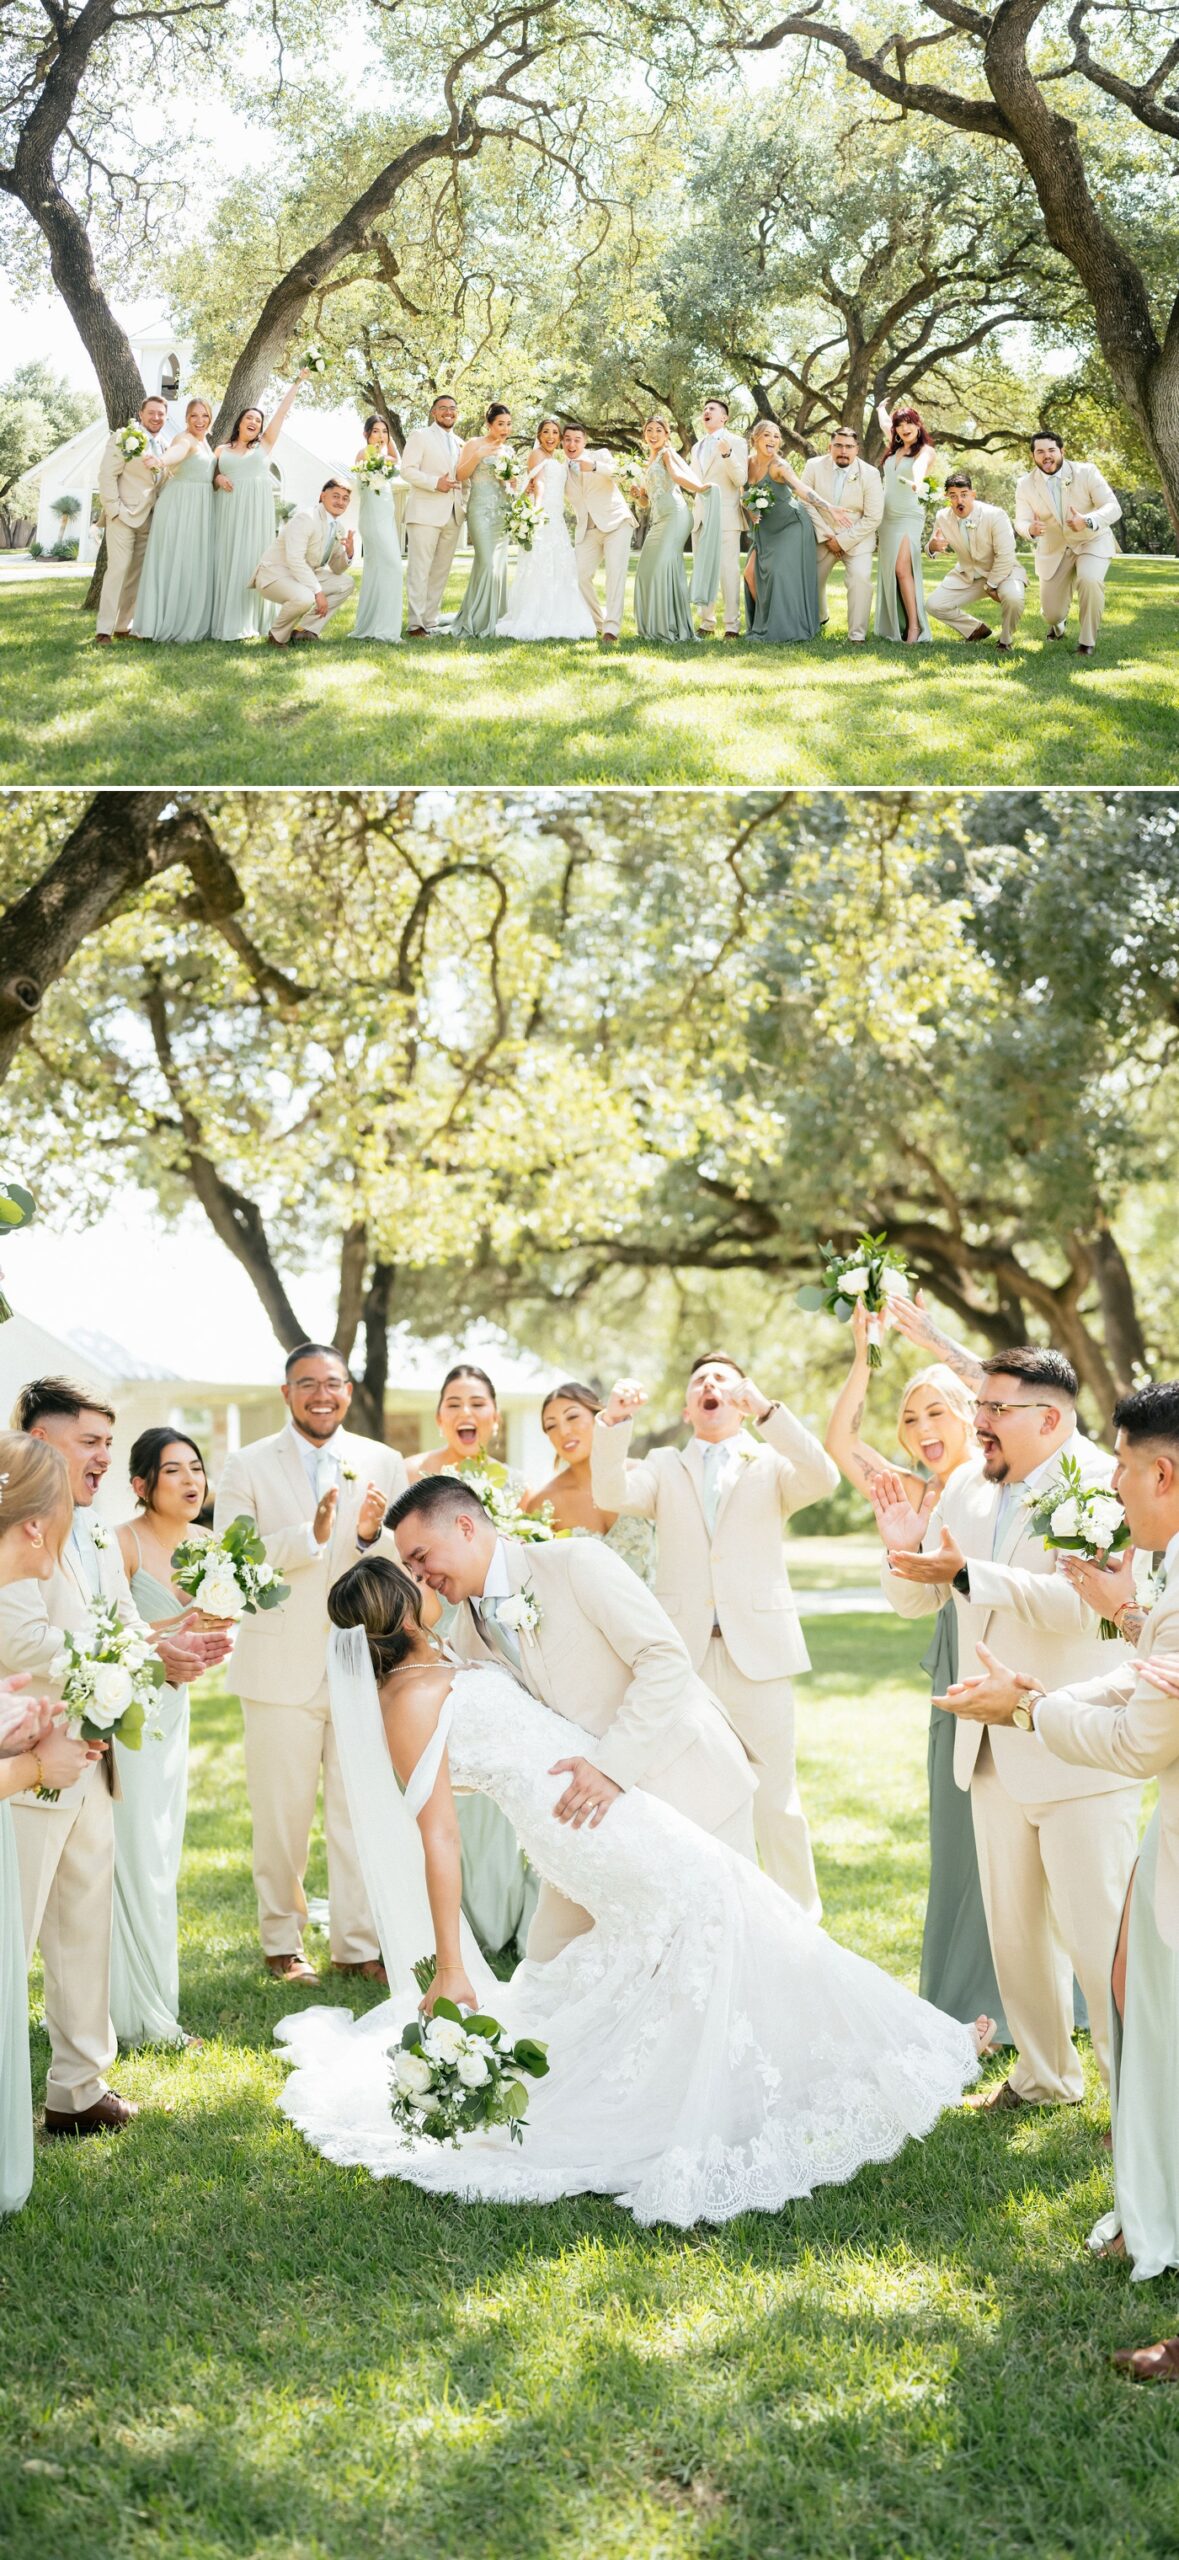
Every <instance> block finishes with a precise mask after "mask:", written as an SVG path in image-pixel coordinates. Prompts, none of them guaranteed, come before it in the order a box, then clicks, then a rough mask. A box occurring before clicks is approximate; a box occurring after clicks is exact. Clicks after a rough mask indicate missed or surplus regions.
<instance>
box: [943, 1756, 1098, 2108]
mask: <svg viewBox="0 0 1179 2560" xmlns="http://www.w3.org/2000/svg"><path fill="white" fill-rule="evenodd" d="M970 1805H971V1811H972V1813H973V1816H974V1837H975V1844H976V1847H977V1850H978V1872H979V1877H980V1879H981V1882H982V1897H983V1908H984V1910H985V1912H986V1915H987V1928H988V1930H989V1932H990V1939H991V1952H992V1954H993V1956H994V1959H995V1978H996V1980H997V1982H998V1985H999V1991H1000V1995H1001V1997H1002V2001H1003V2006H1004V2009H1005V2010H1006V2012H1007V2018H1008V2023H1009V2025H1010V2028H1011V2033H1012V2035H1013V2037H1014V2039H1015V2043H1016V2045H1017V2047H1018V2057H1017V2059H1016V2061H1015V2062H1014V2063H1013V2065H1012V2068H1011V2071H1010V2074H1009V2078H1010V2080H1011V2082H1012V2086H1013V2087H1014V2088H1015V2089H1017V2090H1018V2092H1019V2095H1020V2097H1021V2098H1028V2099H1030V2100H1031V2101H1032V2103H1033V2104H1034V2105H1038V2106H1052V2105H1058V2104H1059V2103H1060V2102H1061V2101H1062V2100H1075V2099H1078V2098H1080V2097H1081V2096H1082V2095H1083V2092H1084V2078H1083V2074H1082V2071H1081V2063H1080V2057H1079V2055H1078V2053H1077V2049H1076V2046H1075V2045H1074V2043H1073V2038H1072V2023H1073V1975H1074V1973H1075V1974H1076V1977H1077V1980H1078V1982H1079V1983H1080V1986H1081V1989H1082V1991H1083V1992H1084V1994H1085V1999H1086V2001H1087V2003H1088V2008H1089V2032H1090V2035H1091V2037H1092V2041H1093V2053H1094V2057H1095V2060H1096V2061H1097V2064H1098V2066H1099V2069H1100V2071H1101V2075H1102V2078H1103V2079H1104V2080H1105V2081H1106V2082H1107V2083H1108V2080H1109V2032H1110V2029H1109V2011H1110V1988H1109V1977H1110V1968H1111V1966H1112V1964H1113V1958H1114V1949H1115V1947H1116V1945H1117V1938H1118V1926H1119V1923H1120V1921H1121V1916H1122V1905H1123V1903H1124V1902H1125V1899H1126V1892H1127V1888H1128V1886H1129V1882H1130V1875H1131V1870H1132V1868H1133V1865H1134V1860H1135V1858H1136V1856H1137V1854H1138V1806H1139V1793H1138V1789H1137V1788H1136V1787H1119V1788H1116V1789H1114V1790H1113V1791H1111V1793H1110V1794H1109V1795H1101V1796H1068V1797H1062V1798H1058V1799H1057V1800H1056V1802H1055V1803H1051V1804H1019V1803H1017V1801H1016V1799H1015V1797H1014V1796H1011V1795H1008V1792H1007V1789H1006V1787H1005V1786H1004V1785H1003V1782H1002V1780H1001V1778H1000V1777H999V1775H998V1772H997V1770H996V1768H995V1760H994V1754H993V1752H992V1750H991V1745H990V1739H989V1736H988V1735H986V1734H984V1735H983V1741H982V1748H981V1750H980V1752H979V1755H978V1759H977V1760H976V1762H975V1765H974V1776H973V1777H972V1779H971V1782H970Z"/></svg>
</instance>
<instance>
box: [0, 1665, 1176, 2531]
mask: <svg viewBox="0 0 1179 2560" xmlns="http://www.w3.org/2000/svg"><path fill="white" fill-rule="evenodd" d="M924 1632H925V1631H924V1630H921V1629H915V1628H912V1627H908V1626H905V1625H903V1624H901V1623H900V1622H898V1621H896V1620H893V1619H891V1618H888V1617H879V1618H873V1619H865V1618H846V1619H835V1620H828V1621H826V1622H823V1623H818V1622H812V1624H811V1628H810V1631H809V1634H810V1642H811V1645H812V1650H813V1654H814V1658H815V1663H816V1666H817V1669H816V1675H815V1677H814V1678H813V1679H812V1680H811V1681H809V1682H808V1683H807V1684H806V1685H805V1703H804V1705H803V1709H802V1732H803V1745H804V1785H805V1791H806V1797H807V1802H808V1804H809V1808H810V1812H811V1816H812V1820H813V1823H814V1828H815V1833H816V1838H817V1843H818V1852H819V1864H820V1869H821V1874H822V1880H823V1888H824V1892H825V1895H826V1899H827V1914H828V1921H829V1924H830V1926H831V1927H832V1928H833V1929H834V1930H835V1931H836V1932H837V1933H838V1934H839V1936H840V1937H841V1938H843V1939H844V1940H845V1941H846V1942H847V1943H848V1944H850V1945H852V1946H855V1947H857V1948H859V1949H860V1950H861V1951H862V1952H863V1953H865V1954H867V1955H871V1956H874V1957H877V1958H879V1959H880V1960H881V1961H882V1962H883V1963H885V1964H886V1965H888V1966H890V1967H891V1968H893V1969H894V1970H896V1971H898V1972H899V1973H901V1974H903V1975H904V1976H905V1977H906V1978H907V1979H908V1980H909V1981H910V1982H912V1981H913V1980H914V1979H915V1972H916V1962H917V1951H918V1940H919V1931H920V1918H921V1905H922V1895H923V1886H924V1874H925V1817H924V1750H925V1726H926V1720H927V1710H926V1706H925V1701H924V1697H923V1694H922V1680H921V1674H920V1672H919V1670H918V1668H917V1656H918V1653H919V1650H920V1646H921V1642H922V1641H923V1637H924ZM195 1727H196V1737H197V1739H196V1746H195V1760H194V1791H193V1808H192V1816H191V1822H190V1830H189V1841H188V1853H187V1858H186V1863H185V1871H184V1881H183V1950H182V1961H183V1980H184V1986H185V2001H184V2007H185V2015H186V2018H187V2021H188V2023H189V2025H190V2026H191V2027H192V2028H194V2029H197V2030H199V2031H200V2032H201V2033H202V2034H203V2035H204V2036H205V2037H206V2038H207V2039H208V2041H207V2043H206V2047H205V2050H204V2052H203V2053H201V2054H199V2055H191V2056H187V2057H183V2058H179V2057H176V2058H174V2057H170V2056H161V2055H143V2056H140V2057H138V2058H136V2059H134V2060H128V2061H126V2062H124V2063H122V2064H121V2065H120V2069H119V2073H118V2078H119V2082H120V2085H121V2086H122V2087H123V2088H124V2089H126V2090H127V2091H128V2092H129V2093H131V2094H133V2095H135V2096H136V2097H139V2098H141V2099H142V2100H143V2101H144V2102H145V2108H146V2112H145V2113H144V2115H143V2116H142V2118H141V2119H140V2121H139V2122H138V2123H137V2124H136V2125H135V2126H134V2127H133V2128H132V2130H131V2131H130V2132H129V2133H128V2134H126V2135H125V2136H123V2137H121V2138H120V2139H118V2140H105V2141H100V2142H90V2143H85V2144H79V2145H77V2146H66V2145H60V2146H56V2147H52V2146H51V2147H50V2148H49V2149H48V2150H44V2149H43V2150H42V2151H41V2152H40V2154H39V2158H38V2167H37V2182H36V2186H35V2189H34V2193H33V2197H32V2200H31V2203H30V2204H29V2206H28V2207H27V2209H26V2211H25V2212H24V2213H23V2214H22V2215H20V2216H19V2217H17V2218H16V2219H15V2220H13V2221H11V2222H9V2223H8V2224H6V2225H5V2226H4V2227H3V2229H2V2231H0V2342H2V2343H0V2380H2V2388H0V2419H2V2424H0V2545H2V2546H3V2547H4V2549H5V2550H6V2551H7V2552H8V2553H10V2554H12V2555H13V2560H18V2555H19V2560H33V2555H36V2560H466V2555H468V2554H471V2555H474V2554H478V2555H479V2560H620V2555H626V2560H687V2555H692V2556H693V2560H697V2556H699V2560H931V2555H935V2554H936V2555H939V2560H940V2556H941V2555H946V2556H947V2560H949V2556H950V2555H952V2560H980V2555H985V2560H1016V2556H1017V2555H1018V2556H1019V2560H1023V2555H1030V2554H1033V2553H1034V2554H1035V2555H1036V2560H1062V2555H1064V2554H1068V2555H1070V2560H1071V2556H1072V2555H1080V2556H1081V2560H1131V2555H1133V2560H1148V2555H1149V2560H1154V2555H1158V2554H1162V2553H1173V2552H1176V2551H1179V2394H1176V2393H1166V2392H1158V2393H1154V2394H1152V2393H1151V2392H1149V2391H1145V2390H1134V2389H1133V2388H1132V2387H1130V2386H1128V2385H1126V2384H1125V2383H1124V2382H1123V2381H1122V2380H1121V2379H1120V2377H1118V2376H1117V2375H1115V2374H1114V2373H1113V2372H1111V2370H1110V2366H1109V2361H1108V2359H1109V2352H1110V2349H1111V2348H1112V2347H1113V2346H1114V2345H1116V2344H1118V2343H1121V2342H1124V2341H1126V2340H1130V2341H1138V2340H1142V2339H1145V2338H1148V2337H1153V2336H1155V2335H1158V2334H1164V2333H1166V2332H1167V2331H1168V2330H1169V2329H1173V2328H1174V2327H1175V2326H1176V2325H1179V2313H1177V2304H1176V2298H1175V2290H1174V2287H1173V2286H1172V2285H1170V2284H1169V2283H1165V2282H1164V2283H1162V2284H1155V2285H1152V2286H1148V2287H1145V2288H1141V2289H1132V2288H1131V2287H1130V2286H1129V2284H1128V2282H1127V2280H1126V2277H1125V2275H1124V2273H1123V2272H1122V2271H1120V2270H1119V2269H1117V2268H1116V2267H1113V2266H1105V2265H1098V2264H1094V2263H1093V2262H1092V2261H1090V2260H1089V2259H1087V2258H1086V2256H1085V2254H1084V2251H1083V2248H1082V2242H1083V2238H1084V2234H1085V2232H1086V2230H1087V2229H1088V2227H1089V2225H1090V2223H1091V2221H1092V2220H1093V2218H1094V2216H1095V2215H1096V2214H1097V2213H1098V2212H1099V2211H1100V2210H1101V2209H1102V2208H1103V2207H1104V2205H1105V2203H1106V2201H1107V2199H1108V2192H1109V2166H1108V2161H1107V2158H1106V2155H1105V2154H1104V2152H1103V2151H1102V2149H1101V2144H1100V2128H1101V2125H1102V2123H1103V2121H1104V2109H1103V2107H1102V2106H1101V2105H1100V2104H1099V2102H1098V2099H1097V2094H1096V2090H1094V2092H1093V2095H1092V2100H1091V2103H1090V2104H1088V2105H1087V2106H1086V2107H1085V2108H1084V2110H1078V2111H1077V2112H1075V2113H1073V2112H1069V2113H1067V2114H1063V2115H1056V2114H1050V2115H1045V2116H1042V2117H1036V2118H1033V2119H1032V2120H1031V2121H1027V2122H1020V2123H1018V2124H1015V2125H1013V2124H1011V2123H1010V2122H1009V2121H1007V2120H1000V2121H994V2122H980V2121H979V2120H978V2119H977V2118H974V2117H971V2116H969V2115H968V2114H966V2113H961V2112H956V2113H954V2114H953V2115H950V2116H947V2117H946V2118H945V2119H944V2120H943V2121H942V2123H941V2124H940V2125H939V2126H938V2128H937V2129H936V2130H935V2132H934V2133H933V2135H932V2136H931V2138H930V2139H929V2140H928V2141H927V2142H926V2143H925V2144H924V2145H923V2146H921V2147H918V2146H915V2145H911V2146H910V2147H909V2149H908V2150H907V2151H906V2152H905V2153H904V2154H903V2155H902V2157H901V2158H899V2159H898V2160H896V2161H895V2162H893V2163H892V2164H891V2165H890V2166H888V2167H885V2168H876V2169H868V2170H865V2171H864V2172H862V2173H861V2175H860V2176H859V2177H857V2178H856V2179H855V2180H854V2182H853V2183H852V2184H851V2185H850V2186H848V2187H845V2188H842V2189H832V2190H828V2191H826V2192H824V2193H821V2194H820V2195H818V2196H817V2197H816V2198H815V2199H814V2201H813V2202H810V2203H806V2204H800V2205H798V2206H796V2207H794V2208H792V2209H791V2210H789V2211H787V2212H785V2213H782V2214H780V2215H777V2216H774V2217H772V2218H766V2217H761V2216H752V2215H751V2216H749V2217H747V2218H746V2219H745V2220H743V2221H741V2222H738V2223H734V2224H732V2225H730V2226H728V2227H727V2228H725V2229H722V2230H700V2231H696V2232H693V2233H691V2234H689V2235H687V2236H684V2235H682V2234H679V2233H675V2232H670V2231H663V2230H651V2231H640V2230H637V2229H636V2228H635V2227H634V2225H633V2224H632V2223H631V2222H630V2221H629V2220H628V2219H627V2218H626V2217H625V2216H624V2215H623V2214H621V2213H620V2212H618V2211H617V2210H616V2209H615V2208H614V2207H613V2206H612V2205H610V2204H609V2203H605V2202H602V2201H586V2202H573V2203H569V2204H567V2205H565V2206H563V2207H562V2208H561V2209H560V2210H547V2209H546V2210H544V2211H533V2210H522V2211H517V2212H509V2211H505V2210H500V2209H495V2210H492V2209H490V2208H484V2207H461V2206H459V2205H457V2204H450V2203H445V2202H438V2201H431V2200H428V2199H426V2198H425V2197H422V2196H420V2195H417V2194H415V2193H413V2191H412V2190H409V2189H406V2188H401V2187H399V2186H397V2185H396V2184H393V2183H387V2184H380V2185H377V2184H374V2183H372V2182H370V2181H369V2180H368V2179H367V2178H365V2177H364V2176H363V2175H362V2174H360V2173H359V2172H354V2171H342V2170H338V2169H334V2168H332V2167H330V2166H329V2165H328V2164H327V2163H326V2162H325V2161H323V2160H321V2159H319V2158H317V2157H316V2156H315V2155H314V2154H313V2153H311V2152H310V2151H308V2150H307V2149H306V2148H305V2147H304V2145H303V2144H302V2142H301V2141H300V2140H299V2138H298V2136H297V2135H296V2134H294V2133H293V2132H292V2131H291V2130H290V2129H289V2128H288V2127H287V2125H286V2124H285V2123H284V2121H283V2119H282V2118H281V2117H280V2116H279V2115H278V2114H276V2112H275V2109H274V2103H273V2102H274V2096H275V2092H276V2090H277V2089H278V2087H279V2085H280V2081H281V2077H282V2071H281V2065H280V2064H279V2062H278V2060H277V2059H276V2056H275V2054H274V2052H273V2050H272V2048H271V2042H270V2035H271V2026H272V2022H273V2020H274V2018H275V2016H276V2015H277V2014H278V2013H279V2011H280V2010H281V2009H282V2008H283V2007H289V2006H290V2004H291V2002H290V1994H289V1993H286V1994H284V1993H282V1992H280V1991H278V1990H276V1989H273V1988H271V1987H270V1986H269V1985H268V1984H267V1982H266V1980H265V1977H264V1976H262V1974H261V1973H260V1969H259V1964H258V1959H257V1955H256V1952H255V1946H254V1939H253V1929H252V1907H251V1895H250V1887H249V1875H248V1841H247V1830H246V1823H245V1818H244V1805H243V1794H242V1768H241V1753H240V1747H239V1728H238V1718H237V1712H236V1709H235V1707H234V1706H233V1704H232V1703H231V1702H227V1701H225V1700H218V1699H209V1700H205V1701H203V1702H202V1703H200V1704H199V1705H198V1709H197V1714H196V1719H195ZM323 1881H324V1872H323V1865H322V1857H321V1854H320V1853H319V1852H318V1851H317V1857H316V1866H315V1873H314V1876H313V1878H312V1882H313V1884H314V1885H316V1886H317V1887H318V1888H319V1889H322V1886H323ZM765 1988H766V1996H767V1998H768V1997H771V1996H781V1994H782V1992H783V1990H785V1992H786V1996H787V1997H788V1996H789V1993H788V1986H783V1985H780V1984H771V1983H767V1984H766V1986H765ZM305 1996H311V1995H305ZM328 1996H336V1995H335V1994H329V1995H328ZM365 1996H366V1995H363V1994H361V1993H357V1994H355V1995H354V2005H360V2003H361V2000H362V1998H363V1997H365ZM35 2057H36V2067H37V2073H38V2079H40V2076H41V2074H42V2072H43V2068H44V2061H45V2043H44V2038H43V2036H42V2035H40V2034H38V2036H37V2037H36V2040H35Z"/></svg>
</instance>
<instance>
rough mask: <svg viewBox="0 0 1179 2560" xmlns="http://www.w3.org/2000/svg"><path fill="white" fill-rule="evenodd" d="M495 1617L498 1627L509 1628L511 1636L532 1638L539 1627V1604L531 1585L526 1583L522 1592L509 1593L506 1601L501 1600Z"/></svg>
mask: <svg viewBox="0 0 1179 2560" xmlns="http://www.w3.org/2000/svg"><path fill="white" fill-rule="evenodd" d="M495 1615H496V1621H497V1623H498V1625H500V1626H501V1627H510V1629H511V1631H512V1634H513V1635H517V1636H534V1635H535V1634H536V1630H537V1628H538V1627H539V1625H540V1602H539V1600H538V1599H537V1597H536V1593H535V1592H534V1590H533V1588H532V1585H531V1583H529V1582H526V1583H525V1585H524V1588H523V1590H522V1591H513V1592H510V1593H509V1595H508V1598H507V1599H506V1600H501V1601H500V1604H499V1607H498V1609H497V1610H496V1613H495Z"/></svg>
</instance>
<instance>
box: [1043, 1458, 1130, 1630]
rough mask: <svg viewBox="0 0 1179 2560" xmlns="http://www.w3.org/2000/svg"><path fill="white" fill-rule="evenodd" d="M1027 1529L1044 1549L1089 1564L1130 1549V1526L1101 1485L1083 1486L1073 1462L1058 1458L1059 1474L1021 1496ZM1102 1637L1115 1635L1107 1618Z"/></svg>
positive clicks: (1111, 1620)
mask: <svg viewBox="0 0 1179 2560" xmlns="http://www.w3.org/2000/svg"><path fill="white" fill-rule="evenodd" d="M1024 1509H1025V1510H1026V1512H1027V1515H1028V1518H1029V1520H1030V1522H1031V1524H1032V1527H1033V1529H1038V1530H1039V1532H1040V1536H1041V1537H1042V1539H1043V1541H1044V1544H1045V1546H1046V1547H1048V1548H1057V1549H1060V1550H1061V1551H1062V1552H1063V1553H1065V1554H1068V1555H1074V1556H1084V1557H1086V1558H1087V1560H1088V1562H1089V1563H1090V1564H1095V1563H1097V1562H1099V1561H1101V1560H1103V1559H1104V1558H1105V1557H1106V1556H1116V1555H1117V1554H1119V1553H1120V1551H1121V1549H1122V1548H1123V1547H1128V1546H1129V1544H1130V1523H1129V1521H1128V1520H1127V1518H1126V1514H1125V1512H1124V1511H1123V1509H1122V1506H1121V1503H1120V1502H1119V1501H1118V1497H1117V1495H1116V1493H1111V1492H1110V1489H1109V1486H1108V1485H1107V1484H1085V1483H1084V1482H1083V1481H1082V1477H1081V1470H1080V1466H1079V1464H1078V1462H1077V1460H1076V1459H1075V1458H1062V1459H1061V1461H1060V1473H1059V1475H1056V1476H1053V1479H1052V1482H1051V1484H1047V1485H1045V1487H1044V1490H1043V1492H1042V1493H1029V1494H1027V1495H1025V1497H1024ZM1101 1632H1102V1635H1103V1636H1116V1634H1117V1632H1118V1630H1117V1628H1116V1627H1115V1625H1114V1622H1113V1619H1112V1618H1103V1619H1102V1621H1101Z"/></svg>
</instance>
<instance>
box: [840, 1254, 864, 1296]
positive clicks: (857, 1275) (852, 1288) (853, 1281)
mask: <svg viewBox="0 0 1179 2560" xmlns="http://www.w3.org/2000/svg"><path fill="white" fill-rule="evenodd" d="M868 1278H869V1275H868V1272H867V1270H866V1269H865V1266H864V1264H863V1263H862V1262H857V1264H856V1267H855V1270H854V1271H845V1272H843V1274H842V1275H841V1278H840V1281H839V1294H840V1296H841V1297H843V1298H858V1297H859V1294H860V1291H861V1289H866V1288H867V1286H868Z"/></svg>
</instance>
